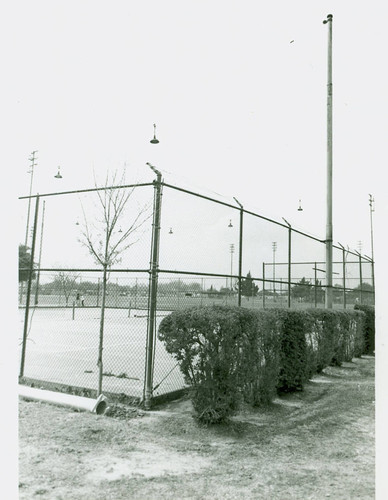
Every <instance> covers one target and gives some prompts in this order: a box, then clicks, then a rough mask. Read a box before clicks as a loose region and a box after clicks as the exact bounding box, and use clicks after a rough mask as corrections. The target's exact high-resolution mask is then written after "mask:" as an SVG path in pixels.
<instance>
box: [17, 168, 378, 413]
mask: <svg viewBox="0 0 388 500" xmlns="http://www.w3.org/2000/svg"><path fill="white" fill-rule="evenodd" d="M108 189H121V190H128V189H133V190H134V191H133V192H134V202H133V203H132V202H131V205H130V206H129V207H128V212H130V213H132V214H133V213H134V211H135V210H136V209H137V208H136V207H138V206H139V203H141V202H144V200H146V201H148V202H149V203H150V205H151V206H152V207H153V208H152V223H151V222H149V223H147V224H146V225H145V226H144V227H143V228H142V229H141V230H140V231H138V232H137V234H136V241H134V242H133V245H131V247H130V248H129V249H128V250H126V251H125V252H124V253H123V255H122V261H121V263H120V265H119V264H116V265H115V266H112V267H111V268H110V269H109V280H108V285H107V294H106V304H105V305H106V312H105V333H104V344H103V366H104V371H103V390H104V392H107V393H112V394H116V395H118V397H122V398H123V400H124V399H125V398H135V399H137V400H145V402H146V403H148V405H149V404H150V401H151V400H152V399H153V398H155V397H157V396H166V395H168V394H170V393H173V392H175V391H177V390H180V389H182V388H183V387H185V381H184V380H183V378H182V375H181V374H180V371H179V368H178V366H177V363H176V361H175V360H174V359H173V358H172V357H171V356H170V355H169V354H167V353H166V351H165V350H164V347H163V345H161V344H160V343H159V341H158V339H157V335H156V332H157V328H158V324H159V322H160V321H161V319H162V317H163V316H164V315H165V314H168V313H169V312H170V311H174V310H177V309H182V308H185V307H190V306H206V305H212V304H224V305H236V306H243V307H250V308H269V307H292V308H310V307H325V301H324V296H325V289H326V288H327V285H326V276H325V275H326V272H325V263H324V255H325V241H324V240H321V239H319V238H317V237H314V236H312V235H309V234H307V233H304V232H302V231H300V230H298V229H296V228H293V227H292V226H291V225H290V224H289V223H288V222H287V221H286V220H284V223H282V222H279V221H275V220H272V219H269V218H267V217H264V216H262V215H259V214H257V213H254V212H252V211H249V210H247V209H246V208H244V207H243V206H242V204H241V203H240V202H239V201H238V200H235V202H236V203H235V204H234V203H231V202H229V201H225V200H224V199H221V198H219V199H217V198H216V197H210V196H207V195H204V194H200V193H195V192H192V191H189V190H187V189H184V188H180V187H178V186H174V185H171V184H167V183H165V182H163V180H162V179H161V175H160V174H159V173H158V175H157V178H156V180H155V181H154V182H153V183H145V184H134V185H126V186H113V187H105V188H94V189H88V190H78V191H68V192H62V193H47V194H43V195H34V196H31V197H21V198H20V200H21V202H22V203H25V202H28V211H27V209H26V207H24V208H23V209H22V213H25V212H26V213H27V212H28V213H29V212H30V208H31V206H30V205H31V202H35V211H34V220H33V224H32V228H30V225H29V223H28V221H27V224H26V235H27V234H28V235H29V239H27V241H28V246H29V247H30V248H31V254H32V260H33V261H34V262H35V263H37V264H35V266H34V267H32V266H31V267H30V268H28V269H26V271H28V280H27V281H26V282H25V283H22V284H21V285H20V294H19V305H20V313H21V321H22V324H23V335H22V336H21V339H20V346H21V353H20V354H21V358H20V377H21V380H24V381H28V380H30V381H35V383H43V382H46V383H50V384H52V385H54V386H56V385H57V386H58V387H59V386H69V387H71V388H73V389H74V388H78V389H79V390H82V391H84V392H85V393H86V394H88V393H91V394H94V392H95V391H96V390H97V371H98V370H97V368H96V363H97V351H98V343H99V319H100V314H101V313H100V308H101V305H102V269H101V268H100V267H99V266H97V267H96V265H95V263H94V262H93V261H92V260H91V257H90V255H89V254H88V252H87V251H86V250H85V248H84V247H82V245H80V244H79V241H78V240H79V239H80V233H79V226H80V225H82V219H81V215H82V213H85V212H87V211H88V210H89V213H90V214H91V215H90V216H89V217H90V218H89V221H90V220H91V221H92V222H93V223H95V220H98V213H97V212H96V209H95V207H93V199H94V201H95V198H96V194H98V193H99V192H101V191H103V190H108ZM42 199H43V200H44V210H43V211H41V212H42V213H41V214H40V212H39V206H40V202H41V200H42ZM151 200H152V201H151ZM24 222H25V221H24ZM128 224H129V222H128V219H127V217H126V216H125V217H123V218H122V219H121V220H120V221H119V223H118V225H117V226H116V228H115V230H116V231H117V232H118V233H121V232H123V231H125V230H126V228H127V226H128ZM95 225H96V227H98V225H97V223H95ZM21 229H22V230H23V231H24V228H21ZM38 247H39V249H38ZM333 255H334V262H333V287H332V293H333V307H334V308H347V307H353V306H354V304H355V303H361V304H373V303H374V263H373V261H372V259H370V258H369V257H367V256H363V255H361V254H360V253H358V252H355V251H351V250H349V249H348V248H347V249H345V247H342V246H337V245H333ZM58 262H59V263H60V265H58V264H57V263H58ZM74 262H76V265H74ZM80 262H81V263H82V264H83V265H79V263H80ZM91 262H93V264H92V265H90V264H91ZM45 264H46V265H45ZM69 390H70V389H69Z"/></svg>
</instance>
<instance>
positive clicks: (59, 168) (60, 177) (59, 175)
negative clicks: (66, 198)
mask: <svg viewBox="0 0 388 500" xmlns="http://www.w3.org/2000/svg"><path fill="white" fill-rule="evenodd" d="M54 177H55V178H56V179H62V175H61V167H58V172H57V173H56V175H54Z"/></svg>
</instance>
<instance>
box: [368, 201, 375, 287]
mask: <svg viewBox="0 0 388 500" xmlns="http://www.w3.org/2000/svg"><path fill="white" fill-rule="evenodd" d="M374 203H375V199H374V198H373V196H372V195H371V194H370V195H369V210H370V248H371V257H372V286H373V293H375V256H374V251H373V216H372V214H373V212H374V211H375V205H374Z"/></svg>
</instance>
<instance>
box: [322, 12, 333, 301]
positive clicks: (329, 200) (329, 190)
mask: <svg viewBox="0 0 388 500" xmlns="http://www.w3.org/2000/svg"><path fill="white" fill-rule="evenodd" d="M323 24H328V28H329V30H328V52H327V181H326V182H327V186H326V210H327V212H326V294H325V307H326V308H327V309H332V307H333V82H332V39H333V36H332V30H333V16H332V15H331V14H328V16H327V19H325V20H324V21H323Z"/></svg>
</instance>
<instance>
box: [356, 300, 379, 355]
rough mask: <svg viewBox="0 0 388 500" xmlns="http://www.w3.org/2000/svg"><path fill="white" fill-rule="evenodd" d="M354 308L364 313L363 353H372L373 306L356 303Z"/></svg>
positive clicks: (373, 330) (373, 342) (373, 335)
mask: <svg viewBox="0 0 388 500" xmlns="http://www.w3.org/2000/svg"><path fill="white" fill-rule="evenodd" d="M354 309H355V310H358V311H362V312H363V313H365V320H364V342H365V344H364V352H363V354H373V353H374V351H375V335H376V332H375V308H374V307H373V306H367V305H362V304H356V305H355V306H354Z"/></svg>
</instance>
